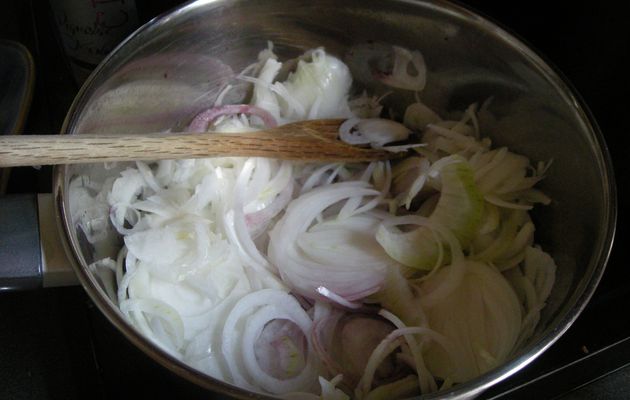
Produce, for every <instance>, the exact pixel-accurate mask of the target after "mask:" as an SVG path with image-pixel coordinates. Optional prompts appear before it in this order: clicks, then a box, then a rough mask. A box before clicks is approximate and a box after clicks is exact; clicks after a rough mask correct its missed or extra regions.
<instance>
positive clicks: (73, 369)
mask: <svg viewBox="0 0 630 400" xmlns="http://www.w3.org/2000/svg"><path fill="white" fill-rule="evenodd" d="M176 3H178V2H177V1H175V0H167V1H153V2H149V1H141V0H136V4H137V5H138V9H139V19H140V20H141V21H143V22H144V21H147V20H148V19H149V18H150V17H151V16H153V15H156V14H157V13H158V12H160V11H163V10H166V9H168V8H170V7H171V6H172V5H174V4H176ZM563 3H565V4H564V5H565V7H564V8H562V7H561V5H560V4H558V3H554V5H555V6H556V7H553V8H551V7H550V8H548V7H547V6H548V5H549V4H550V2H548V1H546V2H543V1H527V2H526V1H522V0H517V1H513V2H491V3H490V2H485V1H481V0H469V1H467V2H466V4H468V5H470V6H472V7H474V8H476V9H477V10H478V11H480V12H482V13H484V14H486V15H488V16H490V17H491V18H493V19H495V20H496V21H498V22H499V23H500V24H502V25H503V26H506V27H509V29H510V30H511V31H512V32H515V33H516V34H517V35H519V36H520V37H521V38H524V39H525V40H526V41H527V42H529V43H530V44H531V45H532V46H533V47H534V48H536V49H538V50H539V52H540V53H542V54H543V55H544V56H546V58H547V59H548V60H549V61H550V62H551V63H553V64H555V65H556V66H557V67H558V68H559V69H560V70H561V71H562V72H563V73H564V74H565V75H566V76H567V77H568V79H569V80H570V81H571V82H572V83H573V85H574V86H575V87H576V88H577V90H578V92H579V93H580V94H581V95H582V96H583V97H584V99H585V101H586V103H587V104H588V105H589V107H590V108H591V111H592V112H593V114H594V115H595V118H596V119H597V121H598V123H599V125H600V127H601V130H602V131H603V133H604V136H605V138H606V141H607V143H608V146H609V149H610V152H611V154H612V158H613V164H614V167H615V173H616V179H617V184H618V190H619V220H618V230H617V238H616V245H615V247H614V249H613V252H612V255H611V258H610V262H609V264H608V268H607V270H606V273H605V274H604V277H603V279H602V281H601V283H600V285H599V287H598V289H597V291H596V293H595V295H594V297H593V299H592V301H591V302H590V303H589V305H588V306H587V308H586V309H585V310H584V312H583V313H582V314H581V316H580V317H579V318H578V320H577V321H576V322H575V324H574V325H573V326H572V327H571V328H570V329H569V331H568V332H567V333H566V334H565V335H563V337H562V338H561V339H560V340H559V341H558V342H557V343H556V344H554V345H553V346H552V347H551V348H550V349H549V350H548V351H546V352H545V353H544V354H543V355H542V356H540V357H539V358H538V359H536V360H535V361H534V362H533V363H532V364H530V365H529V366H528V367H526V368H525V369H524V370H523V371H521V372H520V373H518V374H517V375H516V376H514V377H512V378H510V379H508V380H507V381H505V382H503V383H501V384H500V385H498V386H496V387H494V388H492V389H491V390H490V391H488V392H486V393H484V394H483V395H482V398H488V399H494V398H497V399H499V398H500V399H519V398H531V397H534V396H535V397H536V398H537V399H552V398H560V397H562V398H571V399H573V398H588V399H625V398H630V368H628V367H627V366H629V365H630V318H628V317H627V316H626V313H627V311H626V310H628V309H630V285H628V284H627V283H628V282H630V272H629V271H628V268H627V266H626V265H625V262H626V261H627V259H628V255H629V254H628V250H627V248H626V246H625V243H626V240H628V227H627V222H626V221H627V218H628V216H627V209H628V207H626V206H628V205H630V204H628V199H629V196H628V186H627V184H626V182H627V177H628V167H627V162H626V161H625V160H624V157H625V152H624V151H623V150H624V146H623V143H622V140H623V139H625V137H624V135H625V134H626V129H624V128H625V126H623V125H622V124H624V123H625V121H626V120H627V118H626V114H627V111H626V109H625V108H626V105H627V101H624V100H620V99H623V97H622V95H624V94H625V92H626V91H627V90H628V88H630V84H629V83H630V82H629V81H628V79H627V73H628V72H627V71H628V70H629V69H630V63H629V62H628V52H629V50H630V43H629V39H630V34H628V31H627V26H626V23H625V16H624V14H623V12H621V11H620V10H618V9H614V8H613V7H612V3H603V2H602V3H592V2H563ZM577 3H579V4H577ZM4 7H5V9H4V10H3V12H2V13H0V38H9V39H14V40H17V41H20V42H22V43H23V44H24V45H26V46H27V47H28V48H29V49H30V50H31V52H32V53H33V56H34V59H35V64H36V68H37V83H36V87H35V96H34V100H33V104H32V107H31V112H30V115H29V119H28V122H27V126H26V128H25V131H27V132H54V131H55V130H58V129H59V128H60V126H61V123H62V120H63V117H64V115H65V112H66V110H67V108H68V106H69V104H70V102H71V101H72V98H73V96H74V94H75V93H76V90H77V88H78V87H77V85H76V84H75V83H74V82H73V80H72V77H71V75H70V72H69V70H68V69H67V66H66V64H65V63H64V61H63V60H64V58H63V56H62V53H61V50H60V48H59V46H58V43H57V41H56V39H55V35H54V34H53V30H52V27H51V21H50V18H49V17H50V16H49V7H48V3H47V2H43V1H13V2H10V1H8V2H5V4H4ZM624 125H625V124H624ZM624 142H625V141H624ZM576 173H579V172H577V171H576ZM9 187H10V190H11V191H12V192H33V191H39V192H46V191H49V190H50V170H49V169H47V168H43V169H42V170H40V171H36V170H34V169H26V168H19V169H15V170H14V171H13V173H12V177H11V181H10V184H9ZM0 321H1V322H0V345H1V346H2V348H1V349H0V382H1V383H2V384H1V385H0V399H32V400H38V399H41V400H48V399H85V398H91V399H102V400H109V399H126V398H132V397H135V396H137V395H138V394H140V395H141V396H142V398H153V399H162V398H169V397H174V396H177V397H178V398H182V397H185V398H193V399H197V398H199V399H201V398H206V399H207V398H209V397H210V396H209V395H208V394H207V393H203V392H202V391H200V390H198V389H196V388H194V387H191V386H190V385H188V384H187V383H185V382H183V381H182V380H180V379H179V378H177V377H175V376H173V375H172V374H171V373H169V372H167V371H165V370H164V369H163V368H161V367H158V366H156V365H155V364H153V363H152V361H150V360H149V359H148V358H147V357H146V356H145V355H144V354H142V353H140V352H139V351H138V350H136V349H135V348H134V347H132V346H131V345H130V344H129V343H128V342H127V341H126V339H124V338H123V337H122V336H121V335H120V334H119V333H117V332H116V331H115V329H114V328H113V327H112V326H111V325H110V324H109V323H108V322H107V321H106V320H105V319H104V317H102V315H101V314H100V313H99V312H98V310H96V309H95V307H94V306H93V305H92V303H91V301H90V300H89V299H88V298H87V296H86V295H85V293H84V292H83V290H82V289H81V288H80V287H71V288H58V289H44V290H38V291H31V292H16V293H2V294H0Z"/></svg>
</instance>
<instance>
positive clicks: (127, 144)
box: [0, 119, 396, 167]
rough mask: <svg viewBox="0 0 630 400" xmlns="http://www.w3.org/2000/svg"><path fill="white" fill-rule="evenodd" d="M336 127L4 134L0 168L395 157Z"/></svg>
mask: <svg viewBox="0 0 630 400" xmlns="http://www.w3.org/2000/svg"><path fill="white" fill-rule="evenodd" d="M342 122H343V120H339V119H329V120H312V121H302V122H296V123H292V124H287V125H282V126H279V127H276V128H271V129H266V130H262V131H256V132H244V133H148V134H138V135H127V134H125V135H123V134H120V135H118V134H116V135H113V134H107V135H100V134H99V135H88V134H86V135H20V136H17V135H4V136H0V167H15V166H33V165H55V164H77V163H93V162H111V161H133V160H167V159H182V158H203V157H225V156H243V157H269V158H278V159H283V160H298V161H327V162H334V161H338V162H359V161H374V160H384V159H388V158H392V157H395V156H396V154H395V153H391V152H388V151H384V150H375V149H368V148H360V147H356V146H352V145H349V144H347V143H344V142H342V141H340V140H338V139H337V136H338V132H339V125H340V124H341V123H342Z"/></svg>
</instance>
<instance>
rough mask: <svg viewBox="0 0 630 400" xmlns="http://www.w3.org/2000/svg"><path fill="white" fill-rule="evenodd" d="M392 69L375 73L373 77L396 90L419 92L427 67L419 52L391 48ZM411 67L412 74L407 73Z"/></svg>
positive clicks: (423, 84) (396, 47)
mask: <svg viewBox="0 0 630 400" xmlns="http://www.w3.org/2000/svg"><path fill="white" fill-rule="evenodd" d="M392 50H393V56H394V61H393V64H394V65H393V67H392V69H391V71H389V72H387V71H376V72H375V73H374V75H375V77H376V78H377V79H378V80H380V81H381V82H382V83H384V84H386V85H388V86H391V87H395V88H398V89H406V90H415V91H421V90H422V89H424V86H425V84H426V75H427V67H426V65H425V63H424V57H423V56H422V53H420V52H419V51H409V50H407V49H405V48H403V47H399V46H392ZM411 66H413V68H414V69H415V71H414V73H412V74H410V73H409V68H410V67H411Z"/></svg>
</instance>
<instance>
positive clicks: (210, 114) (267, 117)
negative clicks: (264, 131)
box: [188, 104, 278, 132]
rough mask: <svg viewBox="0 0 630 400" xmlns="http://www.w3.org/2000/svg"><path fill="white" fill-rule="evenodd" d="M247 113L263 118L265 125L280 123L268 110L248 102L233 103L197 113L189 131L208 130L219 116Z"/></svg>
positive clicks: (269, 126) (189, 126)
mask: <svg viewBox="0 0 630 400" xmlns="http://www.w3.org/2000/svg"><path fill="white" fill-rule="evenodd" d="M237 114H246V115H253V116H256V117H259V118H260V119H262V121H263V123H264V125H265V127H267V128H273V127H275V126H277V125H278V123H277V122H276V119H275V118H274V117H273V115H271V114H270V113H269V112H268V111H265V110H263V109H262V108H259V107H255V106H251V105H248V104H231V105H225V106H219V107H213V108H209V109H207V110H205V111H202V112H200V113H199V114H197V116H196V117H195V118H193V120H192V121H191V122H190V125H188V131H189V132H206V131H207V130H208V127H209V126H210V124H211V123H212V122H214V121H215V120H216V119H217V118H219V117H221V116H224V115H237Z"/></svg>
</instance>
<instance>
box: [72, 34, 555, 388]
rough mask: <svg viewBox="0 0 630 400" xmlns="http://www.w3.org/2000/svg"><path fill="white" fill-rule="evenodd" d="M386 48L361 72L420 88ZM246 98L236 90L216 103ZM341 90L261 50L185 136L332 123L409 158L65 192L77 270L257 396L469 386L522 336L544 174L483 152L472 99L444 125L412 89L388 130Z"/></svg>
mask: <svg viewBox="0 0 630 400" xmlns="http://www.w3.org/2000/svg"><path fill="white" fill-rule="evenodd" d="M386 48H387V49H389V52H386V54H384V55H382V57H380V58H378V57H377V58H378V59H379V60H380V61H379V62H376V63H374V62H372V63H371V64H370V67H369V68H372V73H373V74H374V76H375V77H376V78H377V79H378V80H379V81H380V82H381V83H382V84H384V85H385V86H388V87H391V88H396V89H403V90H412V91H415V92H420V91H422V90H423V88H424V86H425V84H426V66H425V63H424V58H423V57H422V54H421V53H420V52H419V51H411V50H407V49H404V48H402V47H397V46H391V47H386ZM368 61H369V60H368ZM372 61H374V60H372ZM293 67H294V68H293ZM289 70H291V72H289ZM243 85H249V86H247V87H248V88H249V96H248V97H247V98H246V99H244V100H240V101H239V100H237V102H239V103H241V104H224V103H225V102H226V101H227V99H229V98H232V97H234V95H235V92H234V90H235V88H236V87H237V86H238V87H241V88H242V87H243ZM351 87H352V76H351V74H350V70H349V68H348V67H347V66H346V65H345V64H344V63H343V62H342V61H340V60H339V59H338V58H336V57H334V56H332V55H330V54H328V53H326V52H325V51H324V50H323V49H321V48H320V49H315V50H312V51H309V52H307V53H305V54H304V55H303V56H302V57H300V58H298V59H296V60H293V61H288V62H285V63H284V64H283V63H282V62H281V61H279V59H278V57H277V56H276V55H275V54H274V52H273V46H272V45H271V44H270V45H269V48H268V49H266V50H263V51H262V52H261V53H260V55H259V58H258V61H257V62H255V63H253V64H252V65H250V66H249V67H247V68H246V69H245V70H244V71H243V72H242V73H241V74H239V75H238V76H237V77H236V81H233V82H231V83H229V84H226V86H225V87H224V88H223V90H221V91H220V94H219V96H218V97H217V98H216V100H215V101H214V103H213V104H212V105H211V106H209V107H208V108H207V109H205V110H204V111H201V112H199V113H198V114H197V115H196V116H194V117H193V118H192V121H191V122H190V124H189V126H188V131H190V132H238V131H247V130H257V129H260V128H266V127H273V126H276V125H278V124H283V123H287V122H292V121H296V120H302V119H312V118H347V121H346V122H345V123H344V124H343V125H342V126H341V128H340V138H341V139H342V140H344V141H346V142H348V143H351V144H353V145H370V146H372V147H378V148H384V149H388V150H392V151H408V152H410V153H413V154H412V155H410V156H409V157H407V158H405V159H402V160H398V161H395V162H393V163H390V162H389V161H387V162H373V163H365V164H327V165H317V164H294V163H290V162H282V161H278V160H271V159H262V158H249V159H246V158H215V159H198V160H176V161H174V160H170V161H159V162H154V163H145V162H136V163H135V164H133V165H122V166H108V168H109V167H112V168H114V169H112V170H111V171H110V172H115V173H116V174H117V175H116V177H107V178H102V179H99V178H97V177H98V176H104V175H106V174H102V173H101V174H95V175H94V176H93V177H91V178H88V177H87V176H79V177H76V178H74V179H73V180H72V181H71V182H70V187H69V189H70V193H71V195H70V211H71V214H72V218H73V220H74V221H75V223H76V225H77V226H78V228H79V229H80V230H81V231H82V232H83V233H84V235H85V237H86V239H87V240H88V242H89V243H91V244H92V245H94V246H95V249H96V254H97V256H98V257H99V258H100V259H99V260H98V261H96V262H94V263H93V264H91V265H90V266H89V269H90V271H92V272H93V273H94V275H95V276H96V278H97V280H98V281H99V282H100V283H101V284H102V286H103V289H104V290H105V291H106V293H107V294H108V295H109V297H110V298H111V300H112V301H113V302H114V303H115V304H117V305H118V307H119V308H120V311H121V312H122V314H123V315H124V316H125V318H126V319H127V320H128V321H129V322H130V323H131V324H132V325H133V326H134V327H135V328H136V329H138V330H139V331H140V332H141V333H143V334H144V335H146V337H148V338H149V339H151V340H152V341H153V342H154V343H156V345H157V346H159V347H160V348H161V349H163V350H164V351H165V352H168V353H169V354H171V355H173V356H174V357H177V358H179V359H181V360H182V361H183V362H185V363H187V364H189V365H191V366H193V367H195V368H198V369H199V370H201V371H203V372H204V373H206V374H208V375H210V376H213V377H215V378H217V379H221V380H224V381H227V382H229V383H232V384H235V385H237V386H240V387H242V388H244V389H247V390H250V391H253V392H261V393H271V394H277V395H280V396H281V397H283V398H290V399H317V398H323V399H328V400H344V399H349V398H350V397H351V396H353V397H355V398H358V399H382V398H400V397H406V396H412V395H416V394H426V393H431V392H435V391H438V390H441V389H446V388H449V387H450V386H451V385H453V384H457V383H460V382H464V381H466V380H469V379H472V378H474V377H476V376H478V375H480V374H483V373H485V372H487V371H490V370H491V369H493V368H495V367H496V366H498V365H500V364H501V363H503V362H504V361H505V360H506V359H507V358H508V357H509V356H510V355H511V354H513V353H514V352H515V351H517V350H518V348H519V346H522V345H523V344H524V343H526V341H527V339H528V338H529V337H530V336H531V335H532V334H533V332H534V330H535V329H536V327H537V325H538V322H539V321H540V320H541V313H542V311H543V309H544V307H545V304H546V302H547V299H548V297H549V296H550V293H551V291H552V287H553V284H554V280H555V270H556V266H555V264H554V261H553V259H552V258H551V256H550V255H549V254H547V253H545V252H544V251H543V250H542V249H541V248H540V247H539V246H537V245H536V244H535V237H534V233H535V227H534V224H533V222H532V220H531V218H530V217H529V214H528V211H529V210H531V209H532V208H533V207H534V206H535V205H536V204H548V203H549V202H550V199H549V198H548V197H547V196H545V195H544V194H543V193H542V192H540V191H539V190H537V189H535V188H534V185H535V184H536V183H538V182H539V181H540V180H541V179H543V178H544V176H545V174H546V172H547V170H548V168H549V163H539V165H537V166H536V167H535V168H534V167H533V166H532V165H531V164H530V161H529V159H527V158H526V157H524V156H522V155H518V154H515V153H513V152H511V151H510V150H509V149H507V148H496V149H492V146H491V145H492V143H491V141H490V140H489V139H488V138H483V137H482V133H483V126H481V124H480V122H479V120H478V118H477V106H476V105H475V104H473V105H471V106H470V107H469V108H468V109H466V110H464V111H463V112H462V113H460V114H459V117H457V118H454V119H452V120H451V119H445V118H443V117H442V115H446V114H442V115H440V114H438V113H437V112H435V111H434V110H432V109H431V108H430V106H429V105H428V104H424V103H423V102H422V101H421V100H420V97H421V94H419V93H416V101H415V102H414V103H412V104H410V105H409V106H408V107H407V108H406V109H405V110H404V117H403V119H402V121H394V120H391V119H384V118H381V116H382V115H384V114H387V113H384V112H383V110H384V105H383V104H382V100H383V98H384V97H385V96H387V94H389V92H387V93H372V94H369V93H367V92H363V93H361V94H360V95H358V96H352V95H351V93H350V88H351ZM381 87H382V85H381ZM487 104H488V103H486V104H485V105H484V106H482V108H484V109H485V108H486V106H487ZM389 111H391V110H389ZM485 111H487V110H485ZM390 115H392V114H390ZM418 137H421V140H420V141H419V142H418V141H416V142H414V143H409V141H411V139H412V138H418ZM405 141H407V142H406V143H404V144H403V145H402V146H400V145H392V143H394V144H396V142H405ZM117 235H121V236H122V237H123V240H122V242H123V243H124V246H123V247H122V249H120V250H118V249H117V246H118V238H117Z"/></svg>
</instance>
